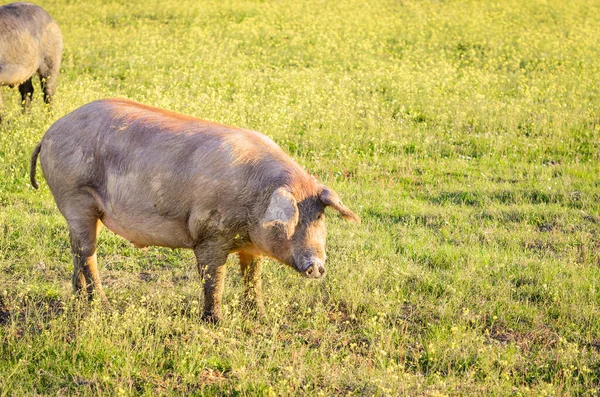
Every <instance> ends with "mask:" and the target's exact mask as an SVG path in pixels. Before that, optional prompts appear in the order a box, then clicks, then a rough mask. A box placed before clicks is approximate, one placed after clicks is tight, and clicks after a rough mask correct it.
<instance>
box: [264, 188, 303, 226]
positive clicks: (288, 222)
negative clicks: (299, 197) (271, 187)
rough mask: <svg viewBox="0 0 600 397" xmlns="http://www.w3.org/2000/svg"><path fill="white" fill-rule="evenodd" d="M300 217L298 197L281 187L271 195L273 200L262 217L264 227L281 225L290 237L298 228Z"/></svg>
mask: <svg viewBox="0 0 600 397" xmlns="http://www.w3.org/2000/svg"><path fill="white" fill-rule="evenodd" d="M298 217H299V214H298V205H297V204H296V199H295V198H294V196H292V193H291V192H290V191H289V190H288V189H286V188H284V187H280V188H279V189H277V190H275V191H274V192H273V194H272V195H271V201H270V202H269V206H268V207H267V212H265V216H264V217H263V219H262V225H263V227H270V226H278V227H281V228H283V230H284V231H285V233H286V235H287V237H288V238H289V237H291V236H292V235H293V234H294V231H295V230H296V224H297V223H298Z"/></svg>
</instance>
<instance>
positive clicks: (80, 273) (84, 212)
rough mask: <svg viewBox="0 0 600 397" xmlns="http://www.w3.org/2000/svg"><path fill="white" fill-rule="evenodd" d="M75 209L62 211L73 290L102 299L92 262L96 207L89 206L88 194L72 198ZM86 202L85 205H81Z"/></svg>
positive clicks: (95, 235)
mask: <svg viewBox="0 0 600 397" xmlns="http://www.w3.org/2000/svg"><path fill="white" fill-rule="evenodd" d="M72 202H74V203H76V206H75V208H77V210H75V211H73V212H72V213H70V212H69V211H65V212H64V214H65V218H66V219H67V223H68V224H69V229H70V230H69V231H70V236H71V252H72V254H73V290H74V291H75V293H77V294H79V293H81V292H83V291H85V292H86V293H87V297H88V299H90V300H91V299H92V298H93V297H94V294H96V296H97V297H98V298H100V299H101V300H102V301H104V302H106V301H107V299H106V296H105V295H104V291H103V290H102V283H101V282H100V274H99V273H98V264H97V262H96V239H97V236H98V230H99V228H100V225H101V223H100V221H99V219H98V211H97V210H96V209H95V208H94V207H93V206H91V204H93V199H92V198H91V196H87V195H86V196H83V197H81V200H72ZM85 204H87V205H85Z"/></svg>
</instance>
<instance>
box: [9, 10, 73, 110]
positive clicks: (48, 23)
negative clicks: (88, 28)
mask: <svg viewBox="0 0 600 397" xmlns="http://www.w3.org/2000/svg"><path fill="white" fill-rule="evenodd" d="M62 48H63V43H62V35H61V32H60V29H59V27H58V25H57V24H56V22H54V20H53V19H52V17H51V16H50V15H48V13H47V12H46V11H44V10H43V9H42V8H40V7H38V6H36V5H34V4H29V3H12V4H7V5H4V6H2V7H0V85H8V86H10V87H14V86H18V87H19V92H20V93H21V101H22V103H23V110H26V109H28V108H29V105H30V102H31V96H32V95H33V84H32V82H31V79H32V77H33V76H34V75H35V74H37V75H38V76H39V77H40V82H41V86H42V91H43V92H44V101H45V102H46V103H50V102H51V101H52V96H53V95H54V92H55V90H56V78H57V77H58V72H59V69H60V62H61V58H62ZM1 108H2V98H0V109H1Z"/></svg>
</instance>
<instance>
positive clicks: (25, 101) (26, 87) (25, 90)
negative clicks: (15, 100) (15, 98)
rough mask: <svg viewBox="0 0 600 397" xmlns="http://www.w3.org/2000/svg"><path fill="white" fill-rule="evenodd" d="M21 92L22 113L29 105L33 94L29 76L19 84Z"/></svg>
mask: <svg viewBox="0 0 600 397" xmlns="http://www.w3.org/2000/svg"><path fill="white" fill-rule="evenodd" d="M19 92H20V93H21V105H23V113H25V112H27V111H28V110H29V108H30V106H31V97H32V95H33V84H32V83H31V78H29V80H27V81H25V82H23V83H21V84H20V85H19Z"/></svg>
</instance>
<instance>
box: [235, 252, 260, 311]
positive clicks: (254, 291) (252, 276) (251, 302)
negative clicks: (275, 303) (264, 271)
mask: <svg viewBox="0 0 600 397" xmlns="http://www.w3.org/2000/svg"><path fill="white" fill-rule="evenodd" d="M238 256H239V258H240V270H241V272H242V276H243V278H244V298H245V301H246V302H245V304H246V305H247V306H248V307H249V308H250V309H253V310H256V311H257V313H258V314H259V315H260V316H264V314H265V306H264V303H263V298H262V282H261V278H260V271H261V267H262V266H261V261H260V258H258V257H256V256H254V255H250V254H246V253H242V252H240V253H239V254H238Z"/></svg>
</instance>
